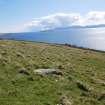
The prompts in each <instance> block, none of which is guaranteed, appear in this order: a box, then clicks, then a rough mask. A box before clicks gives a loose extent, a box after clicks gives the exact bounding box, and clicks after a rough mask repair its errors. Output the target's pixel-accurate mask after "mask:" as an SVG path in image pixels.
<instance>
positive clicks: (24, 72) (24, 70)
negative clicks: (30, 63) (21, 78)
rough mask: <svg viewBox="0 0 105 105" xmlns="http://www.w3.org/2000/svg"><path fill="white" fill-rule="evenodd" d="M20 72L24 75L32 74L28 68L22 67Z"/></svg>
mask: <svg viewBox="0 0 105 105" xmlns="http://www.w3.org/2000/svg"><path fill="white" fill-rule="evenodd" d="M19 73H20V74H24V75H30V74H29V73H28V72H27V70H26V69H24V68H23V69H21V70H19Z"/></svg>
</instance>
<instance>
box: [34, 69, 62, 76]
mask: <svg viewBox="0 0 105 105" xmlns="http://www.w3.org/2000/svg"><path fill="white" fill-rule="evenodd" d="M34 73H35V74H39V75H62V72H61V71H60V70H58V69H36V70H34Z"/></svg>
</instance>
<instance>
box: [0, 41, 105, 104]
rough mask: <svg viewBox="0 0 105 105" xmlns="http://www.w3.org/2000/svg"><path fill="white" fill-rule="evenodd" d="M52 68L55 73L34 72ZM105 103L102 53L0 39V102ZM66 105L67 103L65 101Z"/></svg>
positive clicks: (104, 59)
mask: <svg viewBox="0 0 105 105" xmlns="http://www.w3.org/2000/svg"><path fill="white" fill-rule="evenodd" d="M38 69H47V70H48V69H55V70H59V71H60V73H58V74H57V73H56V72H54V73H55V75H52V74H48V75H45V74H44V75H39V74H35V70H38ZM60 103H69V104H68V105H105V53H103V52H95V51H91V50H86V49H80V48H73V47H71V46H68V45H60V44H47V43H37V42H26V41H12V40H0V105H59V104H60ZM64 105H66V104H64Z"/></svg>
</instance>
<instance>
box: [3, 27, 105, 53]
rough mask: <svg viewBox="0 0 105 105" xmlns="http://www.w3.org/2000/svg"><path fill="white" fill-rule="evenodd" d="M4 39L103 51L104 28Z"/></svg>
mask: <svg viewBox="0 0 105 105" xmlns="http://www.w3.org/2000/svg"><path fill="white" fill-rule="evenodd" d="M2 37H3V38H6V39H16V40H28V41H39V42H48V43H60V44H65V43H68V44H72V45H77V46H82V47H86V48H92V49H96V50H103V51H105V28H64V29H55V30H50V31H46V32H33V33H14V34H6V35H4V36H2Z"/></svg>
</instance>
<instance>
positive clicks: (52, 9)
mask: <svg viewBox="0 0 105 105" xmlns="http://www.w3.org/2000/svg"><path fill="white" fill-rule="evenodd" d="M104 5H105V0H0V33H9V32H21V31H33V30H34V31H40V30H46V29H52V28H56V27H64V26H65V27H66V26H71V25H94V24H102V23H105V6H104Z"/></svg>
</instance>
